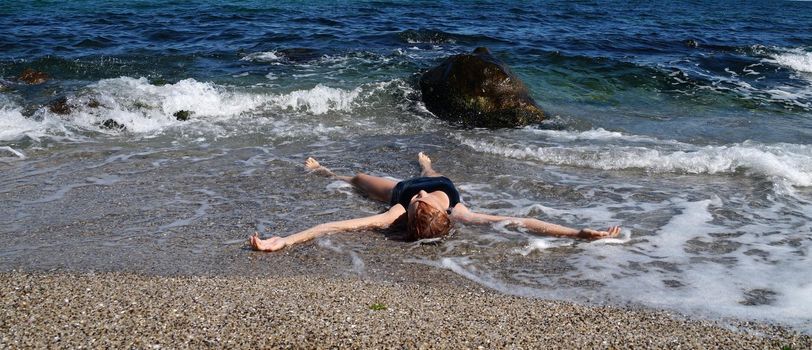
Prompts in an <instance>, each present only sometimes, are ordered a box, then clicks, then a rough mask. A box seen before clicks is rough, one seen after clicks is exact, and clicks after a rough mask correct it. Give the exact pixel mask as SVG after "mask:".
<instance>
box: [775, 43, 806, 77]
mask: <svg viewBox="0 0 812 350" xmlns="http://www.w3.org/2000/svg"><path fill="white" fill-rule="evenodd" d="M768 61H769V62H772V63H777V64H779V65H782V66H784V67H788V68H791V69H792V70H794V71H797V72H804V73H812V52H809V51H806V50H803V49H801V48H794V49H788V50H782V51H781V52H780V53H777V54H774V55H772V58H771V59H769V60H768Z"/></svg>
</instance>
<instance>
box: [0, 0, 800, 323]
mask: <svg viewBox="0 0 812 350" xmlns="http://www.w3.org/2000/svg"><path fill="white" fill-rule="evenodd" d="M810 28H812V3H810V2H800V1H798V2H796V1H748V2H741V3H740V2H723V1H719V2H717V1H684V2H659V1H653V2H626V1H572V2H546V1H541V2H523V1H522V2H519V1H515V2H488V1H470V2H450V1H430V2H413V1H409V2H405V1H404V2H386V1H346V2H344V1H336V2H327V1H311V2H298V1H296V2H268V1H240V2H233V3H231V4H222V3H221V2H219V1H208V0H202V1H173V2H170V3H167V2H164V1H130V2H119V1H70V2H63V1H0V242H2V243H0V271H7V270H11V269H33V270H48V269H69V270H80V271H81V270H92V271H93V270H105V269H110V268H111V267H110V266H117V267H114V268H112V269H114V270H115V269H118V270H124V271H129V270H134V269H135V270H137V269H136V268H135V266H142V265H141V264H140V263H138V262H137V261H150V259H159V258H160V259H164V260H160V261H169V263H164V264H162V265H174V264H177V265H176V266H187V267H188V268H187V269H186V270H183V271H187V272H188V271H191V272H189V273H194V272H195V271H197V270H196V269H205V268H206V267H205V266H203V267H199V266H198V267H193V266H192V264H191V262H189V261H186V260H181V259H179V258H178V261H172V258H171V257H172V256H173V255H172V254H175V253H168V252H167V251H174V252H178V253H177V254H179V256H180V255H183V252H193V253H194V254H198V255H201V256H207V255H208V256H210V257H212V256H216V254H221V253H222V252H228V253H227V254H231V255H236V256H237V257H238V258H237V259H236V260H234V261H240V259H248V258H249V257H251V256H253V255H252V254H258V253H253V252H249V251H246V250H244V249H243V248H242V244H243V241H244V239H245V237H247V235H248V234H250V233H251V232H253V231H254V230H259V231H261V232H262V233H263V235H265V236H270V235H272V234H277V235H287V234H290V233H292V232H295V231H297V230H301V229H304V228H307V227H309V226H312V225H315V224H318V223H321V222H323V221H325V220H338V219H346V218H350V217H356V216H362V215H370V214H374V213H377V212H380V211H381V210H382V209H385V206H382V205H380V204H377V203H374V202H371V201H370V200H369V199H366V198H364V197H362V196H361V195H359V194H358V193H357V192H354V191H352V190H351V188H349V187H347V186H346V185H344V184H342V183H340V182H333V181H330V180H325V179H323V178H318V177H313V176H307V175H306V174H305V173H304V171H303V170H302V169H301V164H302V161H303V160H304V159H305V158H306V157H308V156H313V157H316V158H318V159H319V160H320V161H321V162H322V164H324V165H327V166H329V167H332V168H333V169H334V170H335V171H337V172H340V173H346V174H351V173H352V172H354V171H366V172H370V173H372V174H375V175H380V176H390V177H393V178H396V179H405V178H409V177H411V176H415V175H416V174H417V167H416V162H415V155H416V154H417V152H419V151H424V152H426V153H428V154H429V155H430V156H431V157H432V158H433V159H434V163H435V166H436V167H437V168H438V170H440V171H441V172H443V173H444V174H446V175H447V176H449V177H451V178H452V179H454V181H455V182H456V183H457V184H458V185H459V187H460V189H461V192H462V195H463V199H464V200H465V202H466V203H467V204H468V206H469V207H470V208H472V209H473V210H475V211H480V212H485V213H491V214H499V215H510V216H532V217H536V218H539V219H542V220H547V221H551V222H556V223H559V224H565V225H570V226H576V227H583V226H588V227H596V228H603V227H607V226H609V225H621V226H623V228H624V231H623V235H622V236H621V237H620V238H619V239H611V240H602V241H596V242H585V241H571V240H565V239H556V238H545V237H537V236H533V235H531V234H529V233H527V232H524V231H522V230H520V229H516V228H512V227H510V226H509V225H507V224H497V225H493V226H487V227H479V226H458V227H457V228H456V230H455V234H454V235H453V236H451V237H450V238H448V239H446V240H444V241H443V242H441V243H440V244H439V246H434V245H432V246H431V247H430V248H427V247H424V246H422V245H419V244H417V245H415V244H413V243H404V242H398V241H386V242H384V243H381V242H377V241H376V242H377V243H369V242H370V241H372V240H374V237H376V234H375V233H372V232H364V233H358V234H352V235H338V236H330V237H327V238H323V239H320V240H317V241H316V242H314V243H306V244H304V245H303V246H301V247H292V248H290V251H289V252H288V253H287V254H297V250H299V253H298V254H311V253H312V254H323V255H331V256H333V257H334V258H335V259H336V260H337V261H345V262H346V266H343V267H342V266H341V265H340V264H339V265H337V266H339V267H338V268H339V269H343V270H342V271H344V273H346V274H351V275H355V274H357V275H362V276H363V275H368V274H374V264H375V261H377V260H378V259H379V258H380V257H383V256H386V257H394V259H397V260H398V261H399V262H400V263H403V264H408V265H416V266H424V267H426V266H427V267H429V268H434V269H447V270H449V271H451V272H453V273H456V274H459V275H460V276H463V277H465V278H468V279H470V280H472V281H474V282H476V283H480V284H482V285H484V286H486V287H488V288H493V289H496V290H498V291H501V292H504V293H508V294H516V295H527V296H535V297H542V298H560V299H566V300H574V301H577V302H583V303H594V304H605V303H608V304H619V305H639V306H644V307H653V308H661V309H666V310H673V311H676V312H680V313H685V314H687V315H689V316H691V317H698V318H709V319H715V320H718V319H728V318H732V319H744V320H757V321H764V322H776V323H778V324H783V325H788V326H790V327H793V328H796V329H801V330H804V331H809V330H810V329H812V327H810V324H812V319H811V318H810V315H812V272H810V266H812V30H810ZM480 46H484V47H487V48H489V49H490V50H491V52H493V53H494V55H495V56H497V57H498V58H500V59H502V60H503V61H504V62H505V63H507V64H508V65H509V66H510V67H511V69H512V70H513V71H514V73H516V74H517V75H518V76H519V77H520V78H521V79H523V81H524V82H525V84H526V85H527V86H528V88H529V89H530V91H531V95H532V97H533V98H534V99H535V100H536V101H537V102H538V104H539V105H540V106H541V107H542V109H543V110H544V111H545V112H546V113H547V115H548V119H547V120H546V121H545V122H543V123H541V124H540V125H532V126H528V127H523V128H512V129H496V130H491V129H471V128H464V127H461V126H458V125H453V124H449V123H447V122H444V121H442V120H440V119H438V118H437V117H435V116H434V115H433V114H432V113H431V112H429V111H428V110H427V109H426V108H425V106H424V105H423V103H422V102H421V98H420V89H419V88H418V87H417V84H416V82H417V79H418V78H419V76H420V74H421V73H422V72H424V71H426V70H427V69H429V68H431V67H433V66H435V65H437V64H438V63H440V62H441V61H442V60H443V58H445V57H448V56H449V55H453V54H458V53H464V52H470V51H472V50H473V49H474V48H476V47H480ZM29 68H30V69H33V70H36V71H41V72H44V73H46V74H47V75H48V77H49V79H48V80H47V81H46V82H44V83H42V84H36V85H31V84H26V83H24V82H22V81H20V80H19V79H18V77H19V75H20V74H21V73H22V72H23V71H24V70H25V69H29ZM55 104H61V105H62V106H65V108H63V109H59V108H57V109H55V108H54V107H53V106H54V105H55ZM179 111H187V112H189V113H188V114H189V118H188V120H179V119H178V118H177V116H176V114H177V113H178V112H179ZM32 237H33V238H32ZM181 237H182V238H181ZM370 244H372V245H370ZM167 247H171V248H167ZM211 247H218V248H217V252H213V249H212V248H211ZM153 250H155V251H159V252H160V253H154V254H153V253H151V251H153ZM123 251H139V252H141V253H140V254H141V255H139V257H140V258H139V259H142V260H138V259H135V258H132V260H127V259H125V258H120V259H117V260H116V261H117V262H119V263H120V265H110V262H109V261H107V260H104V259H101V258H98V257H101V256H107V257H109V256H118V254H120V253H121V252H123ZM190 254H191V253H190ZM222 254H226V253H222ZM167 259H168V260H167ZM342 259H343V260H342ZM203 260H204V261H208V260H205V259H203ZM210 260H216V259H213V258H212V259H210ZM122 261H123V262H122ZM153 261H158V260H153ZM184 264H185V265H184ZM199 264H200V265H205V263H199ZM210 264H211V266H215V265H217V264H226V263H223V262H222V261H218V262H210ZM235 264H236V263H235ZM155 265H158V264H155ZM102 266H103V267H102ZM156 269H159V268H158V267H156ZM147 270H148V269H147Z"/></svg>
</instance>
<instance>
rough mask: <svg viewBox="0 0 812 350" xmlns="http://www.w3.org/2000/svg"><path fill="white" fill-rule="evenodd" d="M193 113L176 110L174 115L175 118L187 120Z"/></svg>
mask: <svg viewBox="0 0 812 350" xmlns="http://www.w3.org/2000/svg"><path fill="white" fill-rule="evenodd" d="M191 115H192V112H191V111H185V110H180V111H177V112H175V114H173V115H172V116H174V117H175V119H177V120H180V121H187V120H189V116H191Z"/></svg>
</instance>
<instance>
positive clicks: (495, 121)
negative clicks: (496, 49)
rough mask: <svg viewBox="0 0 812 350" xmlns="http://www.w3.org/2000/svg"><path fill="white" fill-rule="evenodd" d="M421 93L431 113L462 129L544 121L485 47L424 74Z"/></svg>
mask: <svg viewBox="0 0 812 350" xmlns="http://www.w3.org/2000/svg"><path fill="white" fill-rule="evenodd" d="M420 90H421V91H422V93H423V102H424V103H425V104H426V108H428V109H429V110H430V111H431V112H432V113H434V114H435V115H437V116H438V117H440V118H442V119H445V120H448V121H452V122H457V123H461V124H463V125H465V126H473V127H489V128H502V127H517V126H523V125H527V124H531V123H538V122H540V121H542V120H543V119H544V113H543V112H542V111H541V109H540V108H539V107H538V106H537V105H536V102H535V101H533V99H532V98H531V97H530V94H529V92H528V91H527V87H525V85H524V83H522V82H521V80H519V78H518V77H517V76H516V75H515V74H513V73H512V72H511V71H510V69H509V68H508V67H507V65H505V63H504V62H502V61H500V60H499V59H498V58H496V57H494V56H493V55H491V53H490V51H488V49H486V48H484V47H480V48H477V49H476V50H474V52H473V53H471V54H460V55H454V56H451V57H449V58H447V59H446V60H445V61H443V63H441V64H440V65H439V66H437V67H435V68H433V69H431V70H429V71H428V72H426V73H424V74H423V76H422V77H421V78H420Z"/></svg>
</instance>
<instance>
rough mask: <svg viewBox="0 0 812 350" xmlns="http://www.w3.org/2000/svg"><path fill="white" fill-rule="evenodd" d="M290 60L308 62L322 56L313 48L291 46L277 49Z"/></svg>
mask: <svg viewBox="0 0 812 350" xmlns="http://www.w3.org/2000/svg"><path fill="white" fill-rule="evenodd" d="M277 53H279V54H281V55H282V56H283V57H285V58H286V59H287V60H288V61H291V62H310V61H315V60H317V59H319V58H321V57H322V53H321V52H319V51H318V50H315V49H309V48H304V47H293V48H288V49H282V50H279V51H277Z"/></svg>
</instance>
